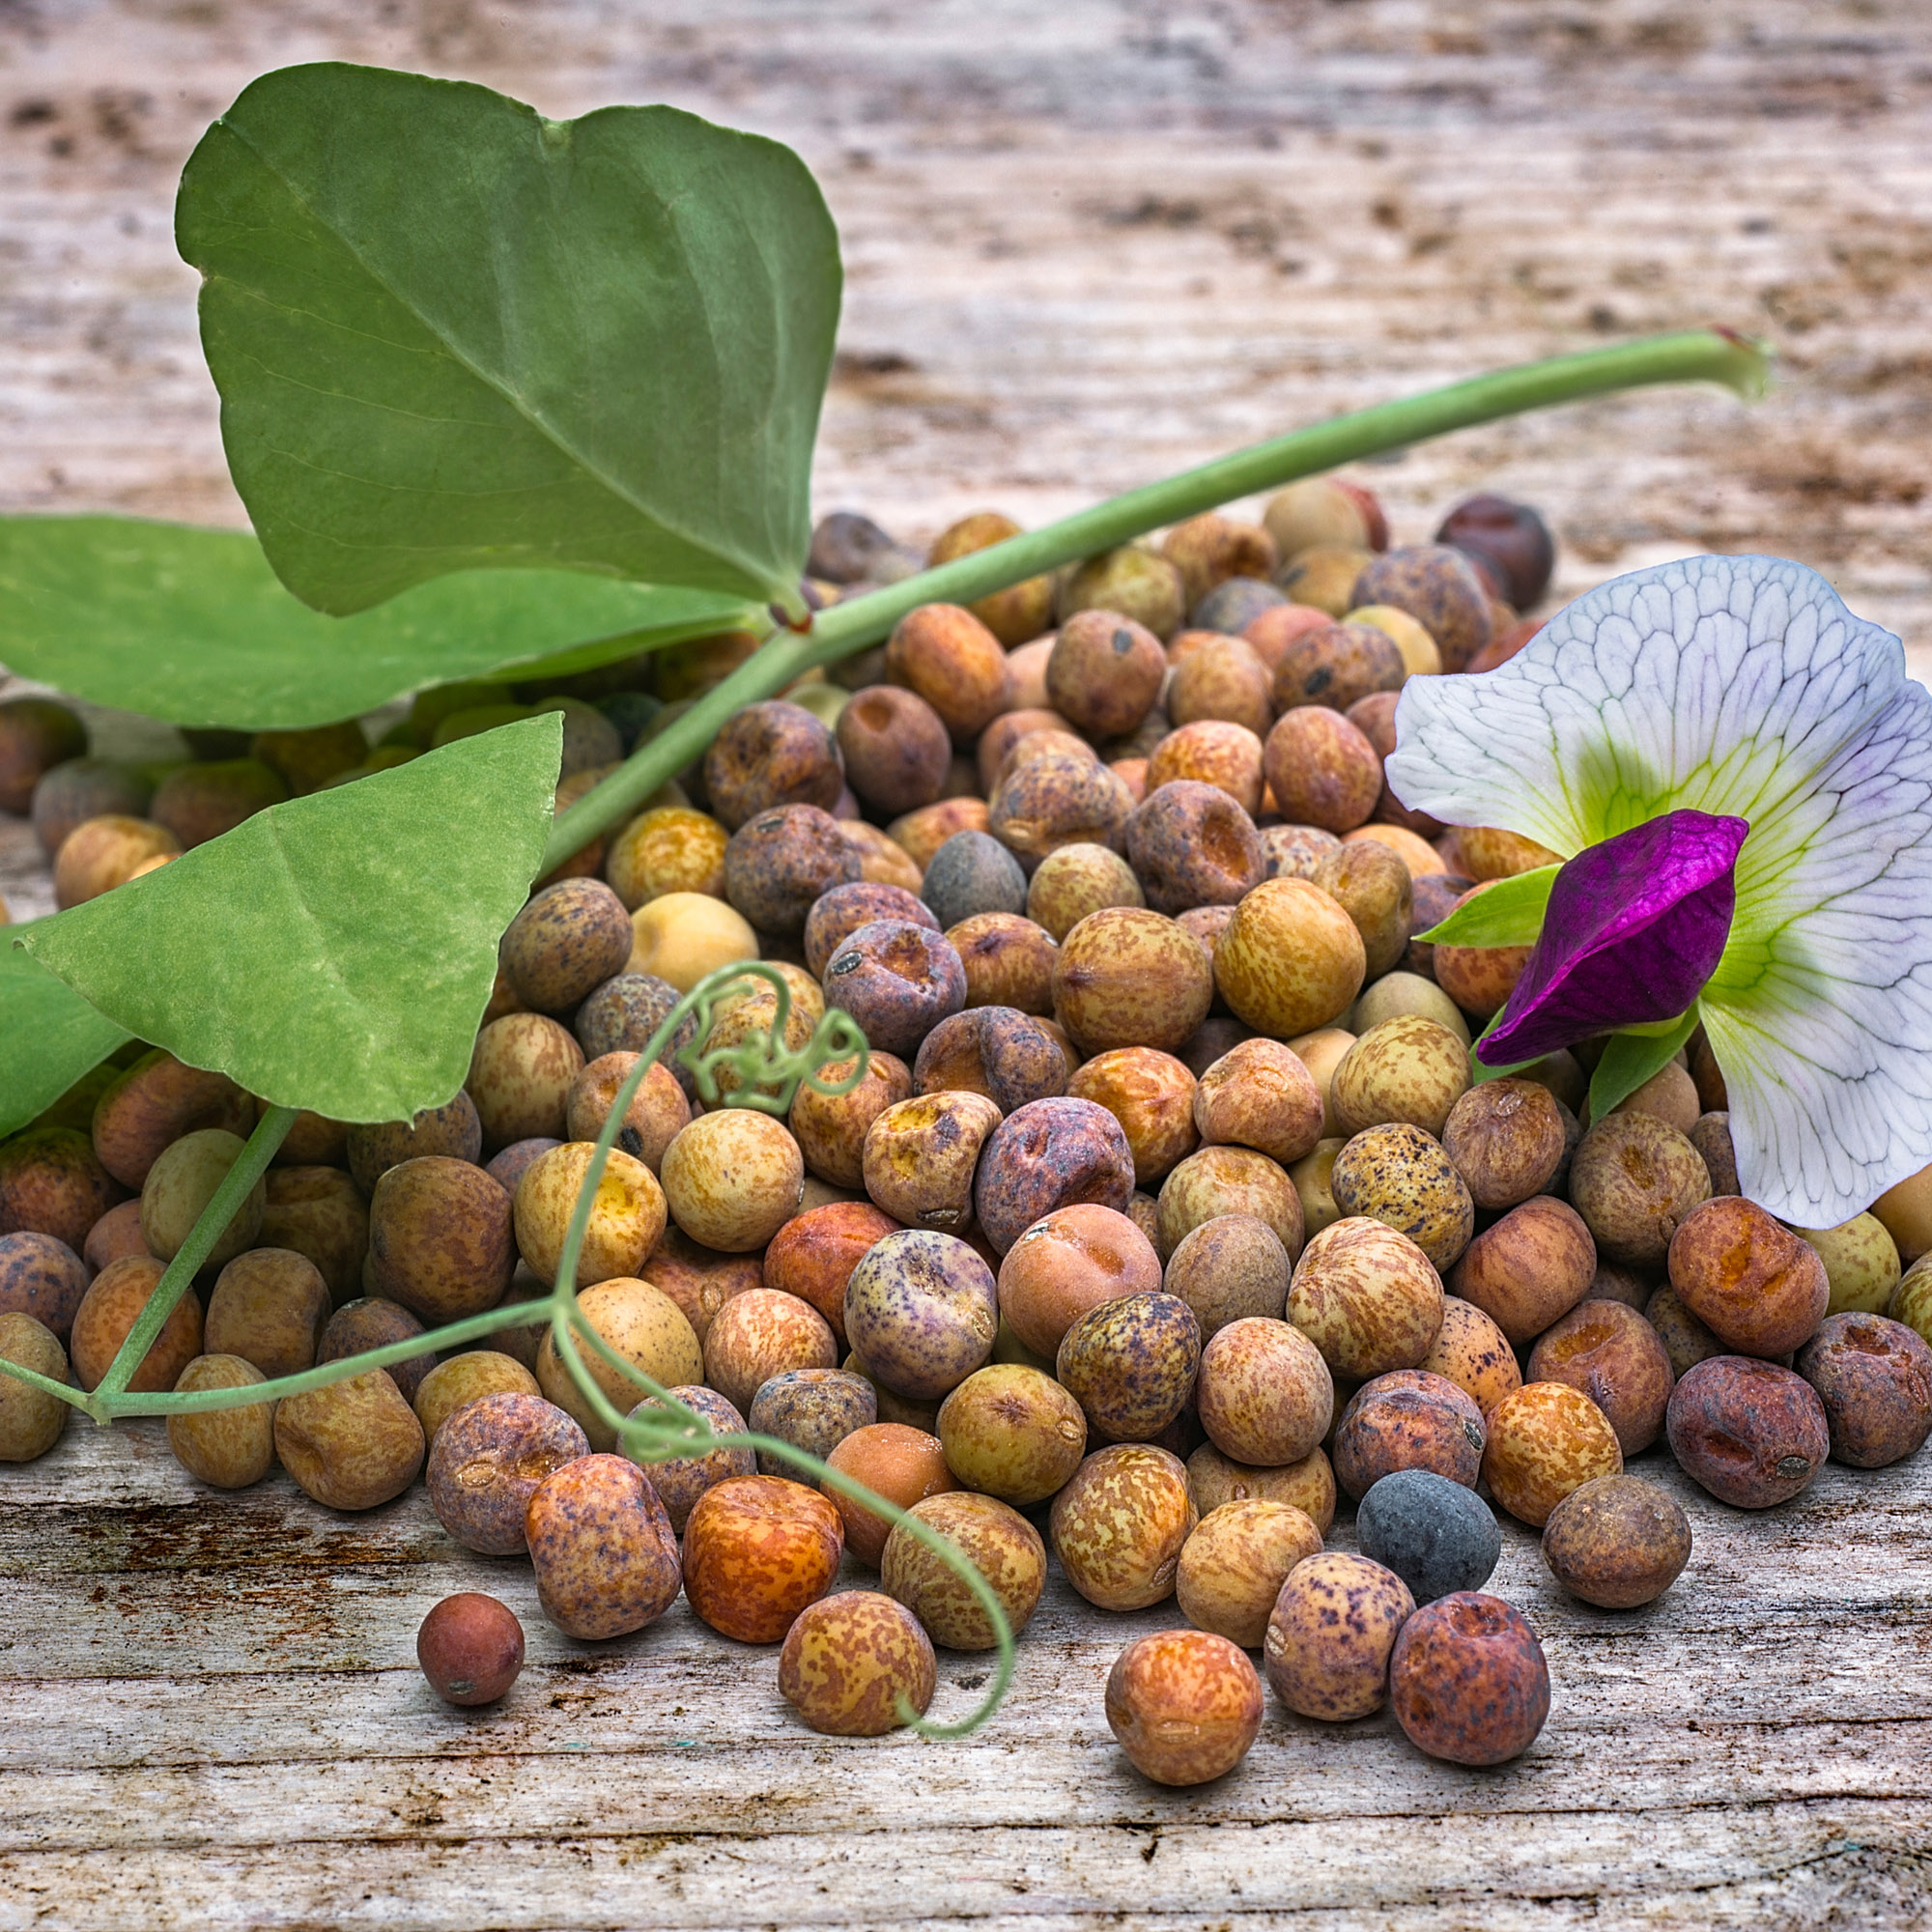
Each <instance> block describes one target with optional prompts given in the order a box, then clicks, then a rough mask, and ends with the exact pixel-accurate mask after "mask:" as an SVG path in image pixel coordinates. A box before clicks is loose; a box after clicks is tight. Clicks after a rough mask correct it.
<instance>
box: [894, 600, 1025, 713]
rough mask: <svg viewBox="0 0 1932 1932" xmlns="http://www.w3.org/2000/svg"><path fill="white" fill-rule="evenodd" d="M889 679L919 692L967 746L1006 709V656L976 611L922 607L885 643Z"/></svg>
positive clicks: (901, 621) (946, 606)
mask: <svg viewBox="0 0 1932 1932" xmlns="http://www.w3.org/2000/svg"><path fill="white" fill-rule="evenodd" d="M886 676H887V678H888V679H889V680H890V681H891V682H892V683H894V684H896V685H903V686H905V687H906V688H907V689H909V690H911V691H914V692H917V693H918V694H919V696H921V697H923V699H924V700H925V701H926V703H927V704H929V705H930V706H931V707H932V709H933V710H934V711H935V712H936V713H938V715H939V717H940V719H941V720H942V722H943V723H944V724H945V725H946V728H947V729H948V730H949V731H950V732H952V737H953V739H954V741H955V742H956V743H960V744H965V743H969V742H970V741H971V740H972V739H974V738H975V737H977V736H978V735H979V733H980V732H981V731H983V730H984V729H985V727H986V726H987V725H989V724H991V723H992V721H993V719H994V718H996V717H997V716H998V715H999V714H1000V712H1002V711H1004V710H1005V709H1006V705H1007V654H1006V651H1005V649H1004V648H1003V647H1002V645H1001V643H1000V640H999V639H997V638H996V637H995V636H994V635H993V634H992V632H991V631H989V630H988V629H987V628H986V626H985V625H984V624H983V623H981V622H980V619H979V618H978V617H976V616H974V614H973V613H972V611H967V610H963V609H962V608H961V607H960V606H958V605H956V604H923V605H921V606H920V608H919V609H918V610H916V611H909V612H908V613H907V614H906V615H905V616H903V617H901V618H900V619H899V621H898V623H897V625H896V626H895V628H894V631H893V634H892V636H891V638H890V639H887V642H886Z"/></svg>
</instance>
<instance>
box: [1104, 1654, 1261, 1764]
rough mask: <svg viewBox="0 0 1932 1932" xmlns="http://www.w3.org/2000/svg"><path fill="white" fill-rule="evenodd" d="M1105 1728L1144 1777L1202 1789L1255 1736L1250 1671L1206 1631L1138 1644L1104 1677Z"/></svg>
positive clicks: (1256, 1702) (1257, 1686) (1255, 1700)
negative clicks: (1110, 1732)
mask: <svg viewBox="0 0 1932 1932" xmlns="http://www.w3.org/2000/svg"><path fill="white" fill-rule="evenodd" d="M1106 1710H1107V1725H1108V1728H1109V1729H1110V1730H1112V1732H1113V1733H1114V1736H1115V1738H1116V1739H1118V1740H1119V1742H1120V1746H1121V1748H1122V1750H1123V1751H1124V1752H1125V1753H1126V1756H1127V1759H1128V1762H1129V1763H1131V1764H1132V1765H1133V1767H1134V1769H1135V1770H1136V1771H1138V1772H1139V1773H1140V1774H1141V1775H1142V1776H1144V1777H1148V1778H1151V1779H1152V1780H1153V1782H1155V1783H1156V1784H1165V1785H1178V1786H1183V1787H1184V1786H1189V1785H1196V1784H1206V1783H1208V1782H1209V1781H1210V1780H1212V1779H1214V1778H1217V1777H1221V1776H1226V1774H1227V1773H1229V1772H1231V1771H1232V1770H1234V1768H1235V1767H1236V1765H1237V1764H1239V1763H1240V1761H1241V1759H1242V1758H1243V1757H1245V1756H1246V1755H1247V1752H1248V1747H1250V1746H1251V1745H1252V1744H1253V1743H1254V1741H1255V1734H1256V1732H1258V1731H1259V1730H1260V1729H1261V1721H1262V1686H1261V1679H1260V1678H1259V1677H1258V1676H1257V1675H1256V1673H1255V1667H1254V1665H1253V1664H1252V1663H1250V1662H1248V1660H1247V1658H1246V1656H1245V1655H1244V1654H1243V1653H1242V1652H1241V1651H1240V1650H1239V1649H1238V1648H1237V1647H1236V1645H1235V1644H1233V1643H1231V1642H1230V1641H1229V1640H1228V1639H1227V1638H1226V1637H1224V1636H1221V1635H1220V1634H1217V1633H1215V1632H1212V1631H1202V1630H1191V1631H1159V1632H1156V1633H1154V1634H1151V1635H1149V1636H1143V1637H1138V1638H1136V1639H1135V1640H1134V1641H1133V1642H1132V1643H1130V1644H1129V1645H1128V1646H1127V1647H1126V1649H1125V1650H1123V1651H1122V1653H1121V1654H1120V1656H1119V1657H1118V1658H1116V1659H1115V1660H1114V1667H1113V1669H1112V1670H1111V1671H1110V1672H1109V1673H1108V1675H1107V1699H1106Z"/></svg>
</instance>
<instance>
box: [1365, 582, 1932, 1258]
mask: <svg viewBox="0 0 1932 1932" xmlns="http://www.w3.org/2000/svg"><path fill="white" fill-rule="evenodd" d="M1396 723H1397V731H1398V735H1399V739H1400V744H1399V749H1398V750H1397V751H1396V753H1395V754H1394V755H1393V756H1392V757H1391V758H1390V759H1389V761H1388V776H1389V782H1390V784H1391V786H1392V787H1393V789H1394V790H1395V793H1396V795H1397V796H1398V797H1399V798H1401V799H1402V800H1403V802H1404V803H1405V804H1408V805H1412V806H1415V807H1417V808H1419V809H1420V810H1426V811H1432V812H1434V813H1435V815H1436V816H1437V817H1438V818H1441V819H1443V820H1444V821H1445V822H1447V823H1450V824H1458V825H1475V824H1487V825H1501V826H1505V827H1507V828H1508V829H1510V830H1511V831H1515V832H1520V833H1524V834H1526V835H1527V836H1528V837H1530V838H1536V839H1538V840H1540V841H1541V842H1542V843H1544V844H1546V845H1548V846H1549V847H1551V848H1552V849H1553V850H1555V851H1558V852H1561V853H1563V854H1564V855H1565V856H1566V857H1568V856H1570V855H1572V854H1574V853H1576V852H1577V851H1579V850H1580V849H1581V848H1582V847H1583V846H1584V845H1587V844H1591V843H1594V842H1595V841H1597V840H1598V839H1602V838H1609V837H1611V836H1612V835H1614V834H1615V833H1618V832H1622V831H1626V830H1628V829H1629V827H1630V826H1632V825H1634V824H1638V823H1640V822H1641V821H1642V820H1644V819H1646V818H1650V817H1654V816H1656V815H1657V814H1658V813H1660V812H1662V811H1668V810H1677V809H1681V808H1687V807H1688V808H1693V809H1695V810H1702V811H1709V812H1719V813H1735V814H1736V815H1737V816H1739V817H1742V818H1746V819H1748V820H1749V821H1750V826H1751V832H1750V837H1749V838H1747V840H1746V842H1745V847H1744V850H1743V852H1742V853H1741V854H1740V855H1739V861H1738V874H1737V877H1738V910H1737V917H1736V920H1735V923H1733V926H1732V933H1731V939H1730V942H1729V944H1728V945H1727V946H1726V948H1725V953H1724V959H1723V962H1722V964H1721V965H1720V966H1719V970H1718V973H1717V974H1716V975H1715V976H1714V978H1713V980H1712V981H1711V983H1710V985H1709V986H1708V987H1707V988H1706V989H1705V993H1704V996H1703V1007H1704V1012H1705V1024H1706V1028H1707V1031H1708V1033H1709V1036H1710V1039H1711V1044H1712V1047H1713V1050H1714V1051H1715V1052H1716V1054H1717V1056H1718V1061H1719V1065H1721V1066H1722V1067H1723V1069H1724V1076H1725V1082H1726V1085H1727V1087H1728V1088H1729V1092H1730V1100H1731V1132H1732V1138H1733V1141H1734V1143H1735V1145H1736V1148H1737V1154H1738V1170H1739V1179H1740V1184H1741V1185H1742V1186H1743V1187H1744V1188H1745V1190H1746V1192H1747V1194H1749V1195H1750V1196H1751V1197H1752V1198H1753V1199H1755V1200H1758V1201H1761V1202H1763V1203H1764V1205H1765V1206H1766V1207H1768V1208H1771V1209H1772V1211H1773V1212H1775V1213H1776V1214H1778V1215H1780V1216H1782V1217H1783V1218H1784V1219H1787V1220H1791V1221H1795V1222H1798V1223H1799V1224H1801V1225H1803V1226H1805V1227H1827V1226H1835V1225H1836V1223H1837V1222H1839V1221H1842V1220H1847V1219H1849V1218H1850V1217H1851V1216H1852V1215H1853V1214H1856V1213H1858V1212H1859V1211H1860V1210H1861V1209H1862V1208H1865V1207H1867V1206H1869V1205H1870V1203H1871V1201H1872V1200H1873V1199H1874V1198H1875V1197H1876V1196H1877V1195H1878V1194H1880V1193H1881V1192H1883V1191H1884V1189H1885V1188H1886V1187H1888V1186H1889V1185H1890V1184H1891V1183H1892V1182H1894V1181H1896V1180H1899V1179H1903V1178H1904V1177H1905V1176H1906V1175H1908V1174H1912V1173H1916V1172H1917V1171H1918V1169H1919V1168H1922V1167H1924V1166H1926V1165H1927V1164H1928V1163H1932V699H1928V697H1927V696H1926V694H1925V692H1924V691H1923V690H1922V689H1921V688H1920V687H1919V686H1918V685H1916V684H1913V683H1911V682H1910V681H1909V680H1908V679H1907V678H1906V675H1905V654H1904V651H1903V650H1902V648H1901V647H1900V645H1899V642H1898V639H1896V638H1894V637H1892V636H1891V635H1890V633H1889V632H1887V631H1885V630H1882V629H1881V628H1880V627H1879V626H1877V625H1876V624H1870V623H1867V622H1865V621H1864V620H1863V619H1861V618H1859V617H1856V616H1854V615H1853V614H1852V613H1851V612H1850V611H1847V610H1846V609H1845V607H1844V605H1843V603H1842V602H1840V600H1839V598H1838V596H1837V594H1836V592H1835V591H1833V589H1832V587H1831V585H1830V584H1828V583H1827V582H1825V581H1824V579H1823V578H1821V577H1819V576H1818V575H1817V574H1816V573H1815V572H1813V571H1810V570H1807V569H1805V568H1804V566H1803V565H1802V564H1796V563H1790V562H1786V561H1783V560H1781V559H1778V558H1775V557H1755V556H1744V557H1718V556H1707V557H1692V558H1689V559H1686V560H1684V561H1682V562H1677V563H1668V564H1663V565H1661V566H1659V567H1658V568H1656V569H1654V570H1645V571H1638V572H1635V573H1634V574H1633V575H1631V576H1629V577H1622V578H1618V579H1616V580H1614V581H1613V582H1609V583H1605V584H1603V585H1601V586H1600V587H1599V588H1598V589H1596V590H1593V591H1591V592H1589V593H1588V594H1587V595H1586V596H1583V597H1581V598H1578V599H1577V602H1576V603H1574V604H1572V605H1570V606H1569V607H1568V608H1567V609H1565V610H1563V611H1559V612H1558V613H1557V615H1556V616H1555V617H1553V618H1552V619H1551V620H1550V622H1549V623H1548V625H1547V626H1546V627H1545V628H1544V630H1543V631H1542V632H1541V633H1539V634H1538V636H1537V637H1536V638H1534V639H1531V641H1530V643H1529V644H1528V645H1527V646H1526V647H1525V648H1524V649H1523V650H1522V651H1521V652H1520V653H1519V655H1518V656H1517V657H1515V658H1513V659H1511V660H1510V662H1509V663H1508V664H1506V665H1503V666H1500V667H1499V668H1497V669H1495V670H1493V671H1490V672H1487V673H1485V674H1483V675H1480V676H1475V677H1444V678H1412V679H1410V680H1409V682H1408V684H1407V685H1406V687H1405V689H1404V692H1403V696H1402V701H1401V704H1400V707H1399V708H1398V711H1397V716H1396Z"/></svg>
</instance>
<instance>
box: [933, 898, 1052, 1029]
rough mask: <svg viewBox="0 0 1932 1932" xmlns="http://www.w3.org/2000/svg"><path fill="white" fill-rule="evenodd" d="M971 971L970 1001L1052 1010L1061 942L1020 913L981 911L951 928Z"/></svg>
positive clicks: (963, 963)
mask: <svg viewBox="0 0 1932 1932" xmlns="http://www.w3.org/2000/svg"><path fill="white" fill-rule="evenodd" d="M946 936H947V938H948V939H949V940H950V941H952V949H953V951H954V952H957V953H958V955H959V963H960V966H961V968H962V969H963V970H964V972H965V975H966V1004H967V1006H968V1007H1013V1008H1016V1009H1018V1010H1019V1011H1020V1012H1023V1013H1033V1014H1040V1013H1050V1012H1051V1011H1052V1010H1053V968H1054V962H1055V960H1056V959H1057V958H1058V957H1059V956H1060V948H1059V946H1058V944H1057V943H1056V941H1055V940H1054V937H1053V935H1052V934H1051V933H1049V932H1047V931H1046V930H1045V929H1044V928H1043V927H1042V926H1040V925H1038V924H1037V923H1035V922H1034V921H1033V920H1030V919H1024V918H1022V917H1021V916H1020V915H1019V914H1018V913H1010V912H982V913H975V914H974V916H973V917H972V918H971V919H964V920H961V921H960V922H959V923H958V924H957V925H955V926H952V927H951V928H950V929H949V930H948V932H947V935H946Z"/></svg>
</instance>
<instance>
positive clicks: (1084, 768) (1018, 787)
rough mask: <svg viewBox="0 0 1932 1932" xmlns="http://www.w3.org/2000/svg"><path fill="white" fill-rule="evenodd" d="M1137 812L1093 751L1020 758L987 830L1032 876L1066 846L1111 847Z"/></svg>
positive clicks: (997, 795) (997, 797) (997, 792)
mask: <svg viewBox="0 0 1932 1932" xmlns="http://www.w3.org/2000/svg"><path fill="white" fill-rule="evenodd" d="M1133 808H1134V800H1133V795H1132V794H1131V793H1130V792H1129V791H1128V790H1127V787H1126V785H1125V784H1124V783H1123V782H1122V780H1121V779H1120V777H1119V776H1118V775H1117V774H1116V773H1114V772H1112V771H1110V770H1108V768H1107V767H1106V766H1105V765H1103V764H1101V763H1099V762H1098V761H1097V760H1096V759H1094V756H1093V755H1092V754H1091V753H1086V754H1084V755H1083V754H1082V753H1075V752H1072V751H1043V752H1042V753H1040V754H1039V755H1038V756H1037V757H1030V758H1027V759H1024V760H1015V761H1014V762H1012V763H1011V764H1010V765H1009V770H1008V772H1007V774H1006V776H1005V777H1004V778H1002V779H1001V780H1000V781H999V783H998V784H996V785H995V786H994V788H993V794H992V796H991V797H990V798H989V799H988V800H987V801H986V826H985V829H986V830H987V831H988V832H990V833H991V834H992V836H993V837H994V838H997V839H998V840H999V841H1000V843H1001V844H1002V845H1004V846H1006V848H1007V849H1008V850H1009V852H1011V853H1012V854H1013V856H1014V857H1015V858H1016V859H1018V861H1019V862H1020V865H1021V867H1023V868H1024V869H1025V870H1026V871H1028V872H1031V871H1032V870H1033V868H1034V867H1036V866H1037V865H1038V864H1039V862H1040V861H1041V860H1042V859H1044V858H1045V857H1046V856H1047V854H1048V853H1049V852H1053V851H1057V850H1058V849H1059V848H1060V847H1061V846H1063V845H1111V844H1113V843H1114V842H1115V840H1116V838H1118V836H1119V834H1120V830H1121V827H1122V825H1123V824H1124V823H1125V822H1126V817H1127V814H1128V812H1130V811H1131V810H1133Z"/></svg>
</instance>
